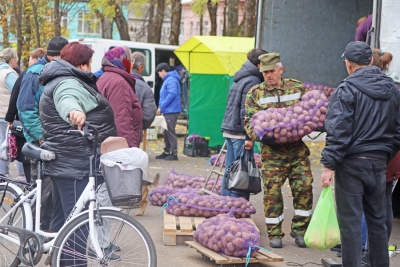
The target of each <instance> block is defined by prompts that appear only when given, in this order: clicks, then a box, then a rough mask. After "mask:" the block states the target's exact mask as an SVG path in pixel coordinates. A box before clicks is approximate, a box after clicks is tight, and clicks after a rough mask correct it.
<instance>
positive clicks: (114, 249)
mask: <svg viewBox="0 0 400 267" xmlns="http://www.w3.org/2000/svg"><path fill="white" fill-rule="evenodd" d="M107 249H110V250H112V251H115V252H120V251H121V248H120V247H119V246H116V245H114V244H113V243H110V245H109V246H108V247H107Z"/></svg>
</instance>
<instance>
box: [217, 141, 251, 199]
mask: <svg viewBox="0 0 400 267" xmlns="http://www.w3.org/2000/svg"><path fill="white" fill-rule="evenodd" d="M225 139H226V145H227V147H226V155H225V173H224V176H223V178H222V188H221V196H231V197H243V198H245V199H247V200H249V198H250V194H249V193H245V192H239V191H234V190H231V191H229V190H227V189H225V179H226V169H228V166H229V164H231V163H232V162H234V161H235V160H236V158H237V157H238V156H239V153H240V150H241V149H242V147H243V146H244V139H236V138H228V137H226V138H225Z"/></svg>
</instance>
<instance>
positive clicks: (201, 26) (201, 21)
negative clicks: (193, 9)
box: [199, 14, 203, 35]
mask: <svg viewBox="0 0 400 267" xmlns="http://www.w3.org/2000/svg"><path fill="white" fill-rule="evenodd" d="M199 35H203V14H201V15H200V34H199Z"/></svg>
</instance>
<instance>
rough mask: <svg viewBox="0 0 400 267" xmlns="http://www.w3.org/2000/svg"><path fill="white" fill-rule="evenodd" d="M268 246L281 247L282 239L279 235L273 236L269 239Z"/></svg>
mask: <svg viewBox="0 0 400 267" xmlns="http://www.w3.org/2000/svg"><path fill="white" fill-rule="evenodd" d="M269 246H270V247H271V248H282V239H280V238H279V237H274V238H272V239H271V240H270V241H269Z"/></svg>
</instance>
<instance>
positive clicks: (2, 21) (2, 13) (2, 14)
mask: <svg viewBox="0 0 400 267" xmlns="http://www.w3.org/2000/svg"><path fill="white" fill-rule="evenodd" d="M1 4H2V6H1V7H0V26H1V28H2V29H3V31H2V34H3V48H7V47H9V46H10V42H9V39H8V12H7V9H6V7H5V3H4V2H3V1H1Z"/></svg>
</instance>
